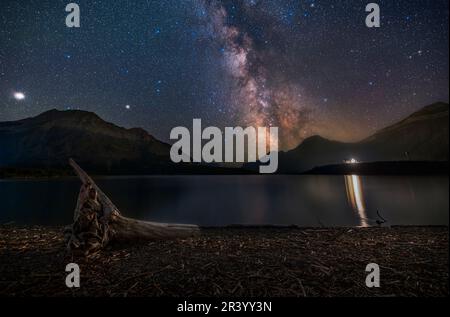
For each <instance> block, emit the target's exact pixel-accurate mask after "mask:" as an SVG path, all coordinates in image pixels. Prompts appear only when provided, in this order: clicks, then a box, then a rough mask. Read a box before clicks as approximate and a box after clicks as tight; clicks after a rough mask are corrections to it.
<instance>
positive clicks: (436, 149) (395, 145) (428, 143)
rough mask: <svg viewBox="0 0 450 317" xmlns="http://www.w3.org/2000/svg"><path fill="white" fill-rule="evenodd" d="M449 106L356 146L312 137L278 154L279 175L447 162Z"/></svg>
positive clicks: (432, 109) (408, 120)
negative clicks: (348, 163) (359, 165)
mask: <svg viewBox="0 0 450 317" xmlns="http://www.w3.org/2000/svg"><path fill="white" fill-rule="evenodd" d="M448 114H449V105H448V104H446V103H435V104H432V105H430V106H427V107H424V108H423V109H421V110H419V111H417V112H415V113H413V114H411V115H410V116H408V117H407V118H405V119H404V120H401V121H400V122H398V123H396V124H393V125H391V126H389V127H386V128H384V129H382V130H380V131H378V132H377V133H375V134H373V135H372V136H370V137H368V138H366V139H364V140H362V141H360V142H356V143H344V142H338V141H332V140H328V139H324V138H322V137H320V136H313V137H310V138H308V139H306V140H305V141H304V142H303V143H301V144H300V145H299V146H298V147H296V148H295V149H293V150H291V151H288V152H281V153H280V157H279V159H280V164H279V166H280V168H279V172H282V173H297V172H304V171H307V170H310V169H313V168H314V167H317V166H324V165H332V164H340V163H342V162H343V161H344V160H347V159H349V158H355V159H357V160H358V161H364V162H375V161H405V160H410V161H448V148H449V142H448V133H449V131H448Z"/></svg>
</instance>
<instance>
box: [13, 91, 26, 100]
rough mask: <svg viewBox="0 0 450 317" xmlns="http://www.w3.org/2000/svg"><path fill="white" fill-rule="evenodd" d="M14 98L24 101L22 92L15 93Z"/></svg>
mask: <svg viewBox="0 0 450 317" xmlns="http://www.w3.org/2000/svg"><path fill="white" fill-rule="evenodd" d="M14 98H15V99H16V100H23V99H25V94H24V93H23V92H15V93H14Z"/></svg>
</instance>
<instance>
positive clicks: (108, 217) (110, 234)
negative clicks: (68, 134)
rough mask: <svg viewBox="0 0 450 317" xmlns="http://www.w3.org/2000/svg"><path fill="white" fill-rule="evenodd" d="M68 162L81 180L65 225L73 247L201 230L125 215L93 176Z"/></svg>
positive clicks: (87, 250)
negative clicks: (71, 218)
mask: <svg viewBox="0 0 450 317" xmlns="http://www.w3.org/2000/svg"><path fill="white" fill-rule="evenodd" d="M69 163H70V165H71V166H72V167H73V169H74V170H75V172H76V174H77V175H78V177H79V178H80V179H81V182H82V186H81V189H80V193H79V195H78V200H77V205H76V208H75V211H74V223H73V224H72V225H71V226H69V227H67V228H66V241H67V246H68V248H69V249H70V250H73V249H81V250H82V251H84V252H85V253H86V254H88V253H92V252H94V251H98V250H99V249H101V248H102V247H104V246H105V245H106V244H108V243H109V242H110V241H136V240H155V239H172V238H183V237H188V236H191V235H195V234H198V233H199V227H198V226H196V225H186V224H169V223H157V222H149V221H141V220H136V219H131V218H127V217H124V216H122V214H121V213H120V211H119V209H118V208H117V207H116V206H115V205H114V204H113V203H112V201H111V200H110V199H109V198H108V196H107V195H106V194H105V193H104V192H103V191H102V190H101V189H100V188H99V187H98V186H97V184H95V182H94V181H93V180H92V178H91V177H90V176H89V175H88V174H87V173H86V172H85V171H83V169H82V168H81V167H80V166H78V164H77V163H76V162H75V161H74V160H72V159H70V161H69Z"/></svg>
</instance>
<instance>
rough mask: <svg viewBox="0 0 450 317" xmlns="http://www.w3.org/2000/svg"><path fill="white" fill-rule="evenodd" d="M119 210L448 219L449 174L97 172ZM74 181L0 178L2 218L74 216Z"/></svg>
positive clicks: (325, 222)
mask: <svg viewBox="0 0 450 317" xmlns="http://www.w3.org/2000/svg"><path fill="white" fill-rule="evenodd" d="M95 181H96V183H97V184H98V185H99V187H100V188H101V189H102V190H103V191H104V192H105V193H106V194H107V195H108V196H109V197H110V198H111V200H112V201H113V202H114V203H115V205H116V206H117V207H118V208H119V209H120V210H121V212H122V213H123V214H124V215H125V216H129V217H134V218H138V219H142V220H151V221H159V222H178V223H192V224H199V225H202V226H223V225H231V224H251V225H265V224H271V225H291V224H296V225H300V226H370V225H375V224H376V220H377V219H379V216H378V215H377V210H379V213H380V215H381V216H382V217H383V218H385V219H387V220H388V221H389V224H391V225H448V222H449V196H448V190H449V188H448V187H449V182H448V176H407V177H405V176H323V175H319V176H309V175H307V176H303V175H302V176H297V175H293V176H284V175H280V176H278V175H267V176H262V175H261V176H260V175H255V176H248V175H245V176H145V177H128V176H127V177H99V178H96V179H95ZM79 187H80V181H79V180H78V179H77V178H66V179H55V180H0V199H1V205H0V206H1V207H0V223H8V222H14V223H15V224H26V225H64V224H68V223H71V222H72V215H73V209H74V207H75V203H76V199H77V195H78V190H79Z"/></svg>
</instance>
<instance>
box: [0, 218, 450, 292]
mask: <svg viewBox="0 0 450 317" xmlns="http://www.w3.org/2000/svg"><path fill="white" fill-rule="evenodd" d="M448 255H449V251H448V227H447V226H438V227H390V228H387V227H386V228H378V227H376V228H375V227H373V228H298V227H279V228H277V227H226V228H202V233H201V234H200V235H199V236H197V237H192V238H187V239H183V240H170V241H154V242H142V243H134V244H114V245H111V246H109V247H108V248H107V249H106V250H104V251H102V252H100V253H98V254H96V255H94V256H92V257H89V258H73V257H72V256H70V255H68V254H67V252H66V249H65V246H64V242H63V235H62V228H60V227H37V226H28V227H19V226H16V225H2V226H0V296H64V297H70V296H108V297H109V296H120V297H123V296H177V297H182V298H185V297H198V296H207V297H216V296H224V297H237V296H249V297H252V296H263V297H264V296H288V297H318V296H327V297H328V296H339V297H348V296H408V297H414V296H429V297H434V296H439V297H441V296H448V295H449V284H448ZM71 262H75V263H77V264H79V266H80V269H81V287H80V288H77V289H74V288H72V289H69V288H68V287H66V285H65V278H66V275H67V274H68V273H67V272H65V267H66V265H67V264H68V263H71ZM369 263H377V264H378V265H379V267H380V271H381V273H380V279H381V287H380V288H368V287H367V286H366V284H365V279H366V275H367V274H368V273H367V272H366V271H365V268H366V266H367V264H369Z"/></svg>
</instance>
